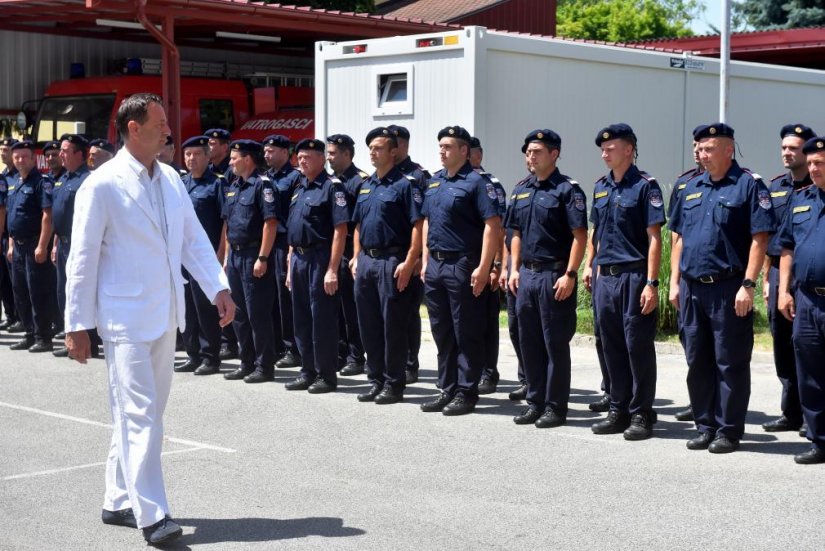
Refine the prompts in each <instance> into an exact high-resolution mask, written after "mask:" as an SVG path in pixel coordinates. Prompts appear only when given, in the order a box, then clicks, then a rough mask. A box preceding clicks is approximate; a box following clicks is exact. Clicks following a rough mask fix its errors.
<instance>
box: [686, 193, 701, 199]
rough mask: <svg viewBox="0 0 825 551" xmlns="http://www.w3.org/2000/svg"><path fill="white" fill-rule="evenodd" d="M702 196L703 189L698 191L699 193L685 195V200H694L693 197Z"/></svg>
mask: <svg viewBox="0 0 825 551" xmlns="http://www.w3.org/2000/svg"><path fill="white" fill-rule="evenodd" d="M701 196H702V192H701V191H700V192H697V193H691V194H690V195H688V196H687V197H685V201H692V200H693V199H698V198H699V197H701Z"/></svg>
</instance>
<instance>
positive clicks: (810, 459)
mask: <svg viewBox="0 0 825 551" xmlns="http://www.w3.org/2000/svg"><path fill="white" fill-rule="evenodd" d="M793 460H794V461H796V462H797V463H798V464H800V465H816V464H817V463H825V449H822V448H817V447H816V446H811V449H810V450H808V451H806V452H803V453H800V454H798V455H795V456H794V457H793Z"/></svg>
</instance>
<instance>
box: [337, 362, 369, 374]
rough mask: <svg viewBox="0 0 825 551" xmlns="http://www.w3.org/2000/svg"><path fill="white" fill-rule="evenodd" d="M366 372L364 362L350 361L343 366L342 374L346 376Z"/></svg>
mask: <svg viewBox="0 0 825 551" xmlns="http://www.w3.org/2000/svg"><path fill="white" fill-rule="evenodd" d="M363 372H364V364H359V363H355V362H349V363H348V364H347V365H345V366H344V367H342V368H341V375H343V376H345V377H352V376H353V375H361V374H362V373H363Z"/></svg>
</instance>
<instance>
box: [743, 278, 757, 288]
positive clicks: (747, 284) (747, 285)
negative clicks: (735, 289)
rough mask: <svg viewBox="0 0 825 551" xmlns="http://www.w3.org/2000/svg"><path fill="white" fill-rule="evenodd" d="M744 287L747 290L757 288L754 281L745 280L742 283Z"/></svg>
mask: <svg viewBox="0 0 825 551" xmlns="http://www.w3.org/2000/svg"><path fill="white" fill-rule="evenodd" d="M742 287H744V288H745V289H753V288H754V287H756V283H754V281H753V280H752V279H745V280H743V281H742Z"/></svg>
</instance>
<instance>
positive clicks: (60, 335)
mask: <svg viewBox="0 0 825 551" xmlns="http://www.w3.org/2000/svg"><path fill="white" fill-rule="evenodd" d="M54 338H56V339H58V340H63V339H65V338H66V332H65V331H60V332H58V333H55V335H54Z"/></svg>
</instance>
